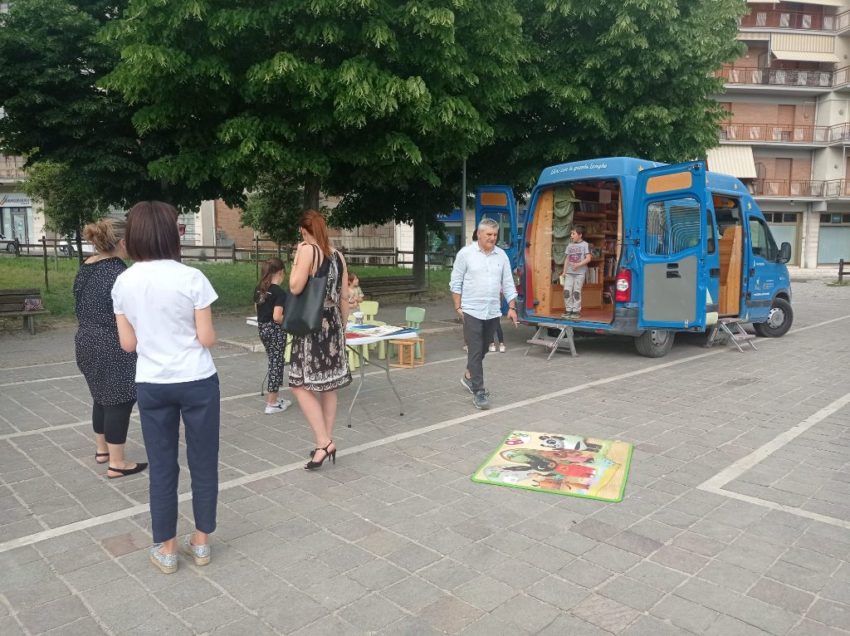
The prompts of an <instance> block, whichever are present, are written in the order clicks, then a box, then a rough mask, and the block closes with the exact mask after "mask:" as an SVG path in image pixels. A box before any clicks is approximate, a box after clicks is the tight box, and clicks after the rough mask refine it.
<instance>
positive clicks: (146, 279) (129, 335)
mask: <svg viewBox="0 0 850 636" xmlns="http://www.w3.org/2000/svg"><path fill="white" fill-rule="evenodd" d="M125 241H126V244H127V253H128V254H129V255H130V258H132V259H133V260H134V261H135V264H134V265H133V266H132V267H130V268H129V269H127V271H125V272H124V273H123V274H121V275H120V276H119V277H118V278H117V280H116V281H115V285H114V287H113V288H112V303H113V306H114V310H115V317H116V321H117V323H118V336H119V339H120V341H121V348H122V349H124V351H135V352H136V353H137V354H138V361H137V363H136V394H137V400H138V405H139V416H140V418H141V421H142V434H143V435H144V439H145V448H146V450H147V454H148V461H149V462H150V468H149V470H150V509H151V523H152V527H153V541H154V545H153V547H151V549H150V559H151V561H152V562H153V563H154V565H156V566H157V567H158V568H159V569H160V570H162V571H163V572H164V573H166V574H171V573H172V572H176V571H177V551H178V543H177V481H178V475H179V472H180V468H179V466H178V464H177V450H178V446H179V439H180V417H181V415H182V417H183V425H184V428H185V437H186V457H187V459H188V463H189V472H190V474H191V477H192V510H193V512H194V515H195V532H194V533H193V534H191V535H189V536H187V537H185V538H184V541H183V542H182V544H181V545H180V546H179V549H180V551H182V552H184V553H185V554H186V555H187V556H189V557H191V558H192V559H193V560H194V562H195V564H196V565H206V564H207V563H209V561H210V547H209V534H210V533H211V532H212V531H213V530H215V525H216V506H217V502H218V447H219V419H220V409H219V407H220V404H219V399H220V398H219V386H218V375H217V373H216V368H215V365H214V364H213V360H212V355H210V351H209V348H210V347H212V346H213V344H215V329H214V328H213V322H212V310H211V305H212V303H213V302H214V301H215V300H216V298H218V295H217V294H216V293H215V290H213V288H212V285H210V283H209V281H208V280H207V278H206V277H205V276H204V275H203V274H202V273H201V272H200V271H198V270H197V269H194V268H192V267H187V266H186V265H183V264H182V263H180V234H179V231H178V229H177V210H175V209H174V207H173V206H171V205H169V204H168V203H162V202H159V201H144V202H141V203H137V204H136V205H134V206H133V208H132V209H131V210H130V212H129V214H128V215H127V229H126V235H125Z"/></svg>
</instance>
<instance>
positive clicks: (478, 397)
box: [472, 391, 490, 411]
mask: <svg viewBox="0 0 850 636" xmlns="http://www.w3.org/2000/svg"><path fill="white" fill-rule="evenodd" d="M472 406H474V407H475V408H477V409H481V410H482V411H486V410H487V409H489V408H490V395H489V394H488V393H487V391H478V393H473V394H472Z"/></svg>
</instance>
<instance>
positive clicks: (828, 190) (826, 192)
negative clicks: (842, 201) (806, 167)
mask: <svg viewBox="0 0 850 636" xmlns="http://www.w3.org/2000/svg"><path fill="white" fill-rule="evenodd" d="M823 197H824V198H825V199H836V198H838V197H850V181H848V180H847V179H830V180H828V181H824V188H823Z"/></svg>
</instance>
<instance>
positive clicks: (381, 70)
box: [103, 0, 524, 236]
mask: <svg viewBox="0 0 850 636" xmlns="http://www.w3.org/2000/svg"><path fill="white" fill-rule="evenodd" d="M127 15H128V16H131V17H128V18H127V19H123V20H119V21H117V22H115V23H113V24H112V25H110V27H109V29H108V33H109V37H110V41H113V42H115V43H116V44H117V45H118V46H119V47H120V48H121V62H120V64H119V65H118V66H117V68H116V69H115V70H114V71H113V72H112V73H111V74H110V75H109V76H108V77H107V78H106V80H105V82H104V84H103V85H104V86H105V87H107V88H109V89H110V90H118V91H120V92H122V93H123V95H124V96H125V98H126V99H127V100H128V101H129V102H130V103H131V104H133V105H134V106H135V107H136V108H137V109H138V110H137V112H136V115H135V118H134V121H135V123H136V126H137V128H138V130H139V132H140V133H141V134H142V135H143V136H147V135H152V134H167V135H169V137H170V138H171V139H173V140H174V142H175V144H176V147H175V149H174V151H173V152H167V153H164V154H163V155H162V156H161V157H160V158H159V159H158V160H157V161H155V162H153V163H152V164H151V169H152V170H153V172H154V174H155V175H157V176H160V177H162V178H164V179H166V180H167V181H170V182H180V181H185V182H188V183H190V184H193V183H199V182H203V181H209V180H212V181H214V180H221V181H223V182H224V183H226V184H227V186H228V188H229V190H230V193H231V200H234V199H239V198H240V197H241V195H242V192H243V191H244V190H245V189H246V188H247V189H248V190H251V189H253V188H254V187H255V186H256V185H257V179H258V175H264V174H274V175H279V174H286V175H289V176H290V177H291V178H293V179H295V180H297V181H298V182H299V183H300V184H302V188H303V192H304V201H303V206H304V207H317V205H318V196H319V190H320V188H321V189H322V190H323V191H325V192H328V193H330V194H337V193H355V192H358V191H359V190H360V189H361V188H369V189H373V190H374V189H383V190H385V191H388V190H391V189H393V188H398V187H405V186H406V185H407V184H429V185H430V186H432V187H438V186H441V185H443V184H442V183H441V179H442V176H443V174H444V173H445V172H446V166H447V165H448V164H454V165H459V164H460V161H461V159H462V157H464V156H467V155H469V154H471V153H473V152H474V151H475V150H477V149H478V148H479V147H480V146H481V145H483V144H485V143H487V142H488V141H489V140H490V139H491V138H492V135H493V130H492V126H491V123H492V121H493V120H494V119H495V118H496V117H497V116H498V115H499V114H502V113H506V112H508V111H509V110H510V108H511V107H512V105H513V103H514V101H515V99H516V98H517V96H518V95H519V94H520V93H521V92H522V90H523V85H522V83H521V81H520V77H519V64H520V62H521V61H522V59H523V56H524V46H523V43H522V40H521V34H522V31H521V20H520V17H519V14H518V12H517V11H516V7H515V1H514V0H491V1H490V2H486V3H485V2H480V0H427V1H426V2H423V1H422V0H408V1H405V0H365V1H364V0H312V1H311V2H302V1H299V0H278V1H277V2H245V3H233V2H232V1H230V0H175V1H173V2H168V3H164V2H161V1H160V0H130V3H129V10H128V13H127ZM235 202H238V201H235ZM438 211H439V210H430V211H427V212H422V213H421V214H417V215H416V219H417V223H416V228H417V229H416V232H417V233H421V234H422V235H423V236H424V232H425V226H426V225H427V222H428V219H429V218H430V219H433V217H434V214H435V213H436V212H438ZM376 214H377V216H379V217H381V218H380V221H385V220H389V219H392V218H398V217H396V216H395V212H394V211H393V210H392V208H390V207H389V206H383V205H382V206H381V207H379V208H378V210H377V211H376ZM409 216H410V214H409V212H408V211H407V210H405V211H404V213H403V217H404V219H399V220H406V219H407V218H409ZM356 221H358V220H357V219H355V220H352V221H351V223H353V224H356Z"/></svg>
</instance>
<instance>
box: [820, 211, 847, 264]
mask: <svg viewBox="0 0 850 636" xmlns="http://www.w3.org/2000/svg"><path fill="white" fill-rule="evenodd" d="M842 258H843V259H844V260H845V261H847V260H848V259H850V214H847V213H841V212H830V213H826V214H821V215H820V228H819V231H818V265H835V264H837V263H838V261H840V260H841V259H842Z"/></svg>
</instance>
